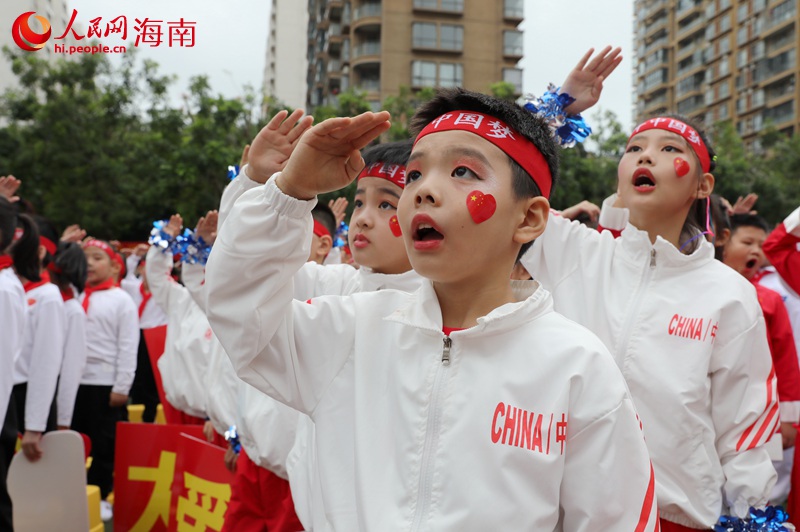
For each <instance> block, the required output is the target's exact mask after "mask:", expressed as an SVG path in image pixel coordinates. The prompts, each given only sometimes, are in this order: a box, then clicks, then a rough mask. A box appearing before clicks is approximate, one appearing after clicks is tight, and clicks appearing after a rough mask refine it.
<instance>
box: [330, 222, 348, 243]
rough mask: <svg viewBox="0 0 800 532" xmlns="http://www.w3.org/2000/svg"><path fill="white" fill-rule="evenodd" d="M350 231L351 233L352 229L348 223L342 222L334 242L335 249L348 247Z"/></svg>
mask: <svg viewBox="0 0 800 532" xmlns="http://www.w3.org/2000/svg"><path fill="white" fill-rule="evenodd" d="M348 231H350V227H349V226H348V225H347V224H346V223H344V222H340V223H339V227H338V228H337V229H336V238H334V240H333V247H335V248H341V247H344V246H346V245H347V232H348Z"/></svg>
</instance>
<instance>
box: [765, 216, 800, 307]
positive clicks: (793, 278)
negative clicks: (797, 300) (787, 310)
mask: <svg viewBox="0 0 800 532" xmlns="http://www.w3.org/2000/svg"><path fill="white" fill-rule="evenodd" d="M798 245H800V207H798V208H797V209H795V210H794V212H792V213H791V214H790V215H789V216H787V217H786V219H785V220H784V221H783V223H781V224H778V227H776V228H775V230H773V231H772V233H770V235H769V236H768V237H767V240H766V241H765V242H764V253H766V254H767V258H768V259H769V261H770V262H771V263H772V265H773V266H775V269H776V270H778V273H779V274H780V276H781V277H782V278H783V280H784V281H786V284H788V285H789V286H790V287H791V289H792V290H794V291H795V292H796V293H798V294H800V251H798Z"/></svg>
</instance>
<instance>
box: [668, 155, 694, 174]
mask: <svg viewBox="0 0 800 532" xmlns="http://www.w3.org/2000/svg"><path fill="white" fill-rule="evenodd" d="M672 164H673V165H675V173H676V174H677V175H678V177H683V176H685V175H686V174H688V173H689V170H691V167H690V166H689V161H686V160H684V159H681V158H680V157H675V159H674V160H673V161H672Z"/></svg>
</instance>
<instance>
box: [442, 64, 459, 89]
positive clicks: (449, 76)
mask: <svg viewBox="0 0 800 532" xmlns="http://www.w3.org/2000/svg"><path fill="white" fill-rule="evenodd" d="M463 84H464V68H463V67H462V66H461V63H441V64H439V86H440V87H460V86H462V85H463Z"/></svg>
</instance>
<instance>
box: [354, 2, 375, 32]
mask: <svg viewBox="0 0 800 532" xmlns="http://www.w3.org/2000/svg"><path fill="white" fill-rule="evenodd" d="M380 25H381V5H380V4H377V3H374V2H370V3H368V4H361V5H360V6H358V7H357V8H355V9H354V10H353V22H352V23H351V27H352V29H353V31H355V30H357V29H367V28H370V27H372V28H377V27H380Z"/></svg>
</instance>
